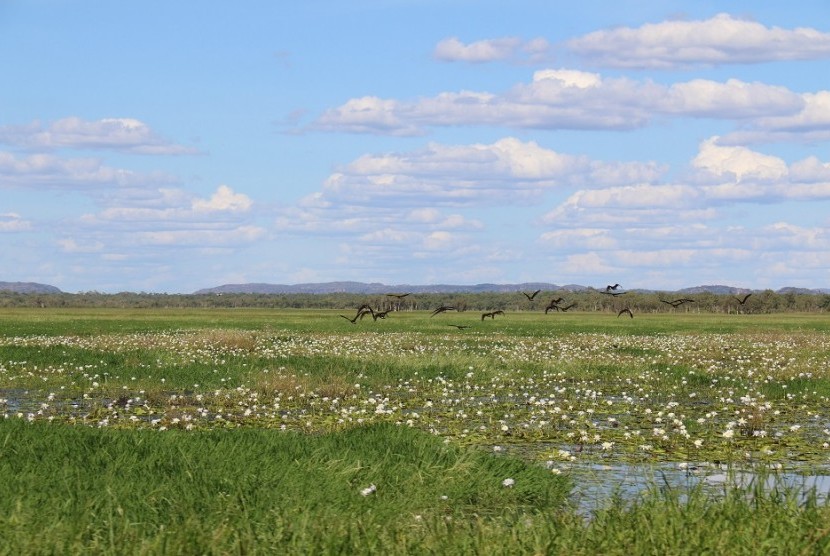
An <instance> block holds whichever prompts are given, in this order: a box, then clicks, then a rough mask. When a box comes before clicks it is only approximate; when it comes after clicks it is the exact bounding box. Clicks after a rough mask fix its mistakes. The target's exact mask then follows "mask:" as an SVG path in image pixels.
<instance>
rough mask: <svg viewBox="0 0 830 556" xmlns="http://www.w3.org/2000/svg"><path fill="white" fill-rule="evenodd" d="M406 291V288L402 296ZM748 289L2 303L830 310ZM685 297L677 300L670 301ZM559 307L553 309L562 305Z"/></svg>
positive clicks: (802, 296) (130, 297)
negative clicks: (745, 291) (555, 303)
mask: <svg viewBox="0 0 830 556" xmlns="http://www.w3.org/2000/svg"><path fill="white" fill-rule="evenodd" d="M399 295H400V294H399ZM744 295H746V294H743V295H740V296H736V295H733V294H716V293H709V292H703V293H695V294H678V293H676V292H641V291H629V292H625V293H623V294H620V295H610V294H606V293H604V292H602V291H601V290H584V291H576V292H572V291H564V290H562V291H542V292H539V293H538V294H537V295H536V296H535V297H534V298H533V299H532V300H530V299H528V298H527V296H525V295H523V294H522V292H476V293H418V294H411V295H407V296H405V297H400V298H399V297H393V296H391V295H383V294H355V293H325V294H310V293H303V294H251V293H245V294H242V293H238V294H237V293H224V294H156V293H144V292H141V293H132V292H122V293H115V294H106V293H100V292H82V293H44V294H40V293H15V292H9V291H0V307H5V308H14V307H35V308H37V307H39V308H95V307H101V308H105V307H106V308H129V309H175V308H182V309H184V308H204V309H212V308H240V307H248V308H263V309H269V308H270V309H340V310H346V309H354V308H356V307H359V306H360V305H363V304H369V305H371V306H372V307H373V308H375V309H377V310H395V311H431V310H433V309H435V308H437V307H440V306H442V305H451V306H453V307H455V308H456V309H457V310H458V311H494V310H502V311H544V310H545V308H546V307H547V306H548V305H549V303H550V301H551V300H553V299H557V298H562V299H563V300H564V301H563V302H562V303H560V304H559V305H560V306H566V304H567V305H569V304H573V305H574V306H573V307H572V308H571V309H570V311H588V312H617V311H619V310H621V309H623V308H625V307H628V308H630V309H631V310H632V311H635V312H639V313H684V312H693V313H694V312H699V313H724V314H728V313H748V314H749V313H787V312H793V313H796V312H807V313H815V312H830V294H822V293H796V292H786V293H778V292H775V291H773V290H763V291H756V292H753V294H752V295H751V296H750V297H748V298H747V299H746V301H745V302H744V303H743V304H742V303H740V300H741V299H742V298H743V297H744ZM677 299H687V300H690V301H686V302H683V303H682V304H679V305H676V306H674V305H672V304H670V303H669V302H670V301H674V300H677ZM556 310H558V309H551V311H556Z"/></svg>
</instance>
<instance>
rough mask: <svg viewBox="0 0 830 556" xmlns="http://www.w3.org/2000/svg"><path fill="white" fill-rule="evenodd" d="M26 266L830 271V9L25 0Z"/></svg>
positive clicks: (16, 51)
mask: <svg viewBox="0 0 830 556" xmlns="http://www.w3.org/2000/svg"><path fill="white" fill-rule="evenodd" d="M0 68H2V70H0V281H9V282H17V281H20V282H40V283H45V284H50V285H53V286H57V287H58V288H60V289H61V290H63V291H66V292H86V291H99V292H104V293H116V292H122V291H132V292H156V293H191V292H193V291H196V290H198V289H200V288H209V287H214V286H218V285H222V284H238V283H254V282H256V283H270V284H297V283H306V282H329V281H346V280H350V281H360V282H380V283H384V284H388V285H400V284H410V285H426V284H439V283H440V284H464V285H468V284H480V283H499V284H507V283H524V282H550V283H554V284H559V285H566V284H581V285H585V286H594V287H603V286H604V285H605V284H607V283H616V282H618V283H621V284H623V285H624V287H625V288H627V289H633V288H646V289H657V290H677V289H681V288H684V287H691V286H698V285H706V284H723V285H730V286H734V287H741V288H752V289H766V288H770V289H778V288H782V287H787V286H794V287H804V288H827V287H830V148H829V147H830V3H828V2H827V1H826V0H804V1H799V2H797V3H792V2H758V1H757V0H752V1H729V2H725V1H719V2H716V1H707V0H694V1H692V0H683V1H679V0H678V1H673V0H666V1H663V2H646V1H642V0H637V1H635V0H615V1H614V2H607V1H597V0H581V1H580V2H564V1H563V2H553V1H547V0H545V1H542V0H514V1H512V2H509V3H508V2H503V1H501V0H499V1H493V0H457V1H452V0H387V1H381V0H353V1H349V2H344V1H342V0H309V1H302V2H300V1H277V2H273V1H258V0H250V1H245V2H219V1H198V2H197V1H189V0H182V1H176V2H170V1H169V0H163V1H159V0H141V1H134V0H122V1H118V2H113V1H111V0H25V1H24V0H0Z"/></svg>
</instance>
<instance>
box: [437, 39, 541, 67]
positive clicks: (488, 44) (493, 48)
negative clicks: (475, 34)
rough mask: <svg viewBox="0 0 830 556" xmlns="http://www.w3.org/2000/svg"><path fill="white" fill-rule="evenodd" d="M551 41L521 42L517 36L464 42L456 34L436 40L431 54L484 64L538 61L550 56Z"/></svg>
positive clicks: (447, 60) (440, 57)
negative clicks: (436, 42) (526, 60)
mask: <svg viewBox="0 0 830 556" xmlns="http://www.w3.org/2000/svg"><path fill="white" fill-rule="evenodd" d="M549 53H550V44H549V43H548V41H547V40H545V39H543V38H541V37H537V38H535V39H532V40H530V41H523V40H522V39H520V38H518V37H501V38H496V39H484V40H480V41H475V42H471V43H466V44H465V43H463V42H461V41H460V40H459V39H458V37H449V38H446V39H443V40H441V41H439V43H438V44H437V45H436V46H435V50H434V51H433V56H434V57H435V58H436V59H438V60H442V61H445V62H468V63H483V62H496V61H512V62H518V61H523V60H525V59H528V60H529V61H537V62H538V61H539V60H542V59H544V58H546V57H548V56H549Z"/></svg>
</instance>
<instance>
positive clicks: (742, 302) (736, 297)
mask: <svg viewBox="0 0 830 556" xmlns="http://www.w3.org/2000/svg"><path fill="white" fill-rule="evenodd" d="M750 295H752V294H751V293H748V294H746V295H745V296H744V297H743V299H741V298H740V297H738V296H737V295H736V296H735V299H737V300H738V303H740V304H741V305H743V304H744V303H746V300H747V299H749V296H750Z"/></svg>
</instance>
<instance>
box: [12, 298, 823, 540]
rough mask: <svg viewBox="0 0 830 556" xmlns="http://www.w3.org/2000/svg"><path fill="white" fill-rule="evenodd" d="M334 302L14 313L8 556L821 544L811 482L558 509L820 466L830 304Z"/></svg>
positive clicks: (820, 519) (681, 493) (817, 504)
mask: <svg viewBox="0 0 830 556" xmlns="http://www.w3.org/2000/svg"><path fill="white" fill-rule="evenodd" d="M341 313H343V314H345V313H346V312H344V311H308V310H289V311H271V310H266V309H226V310H217V309H211V310H197V309H185V310H117V309H100V310H94V309H83V310H74V309H72V310H69V309H60V310H58V309H28V310H18V309H14V310H12V309H3V310H0V492H2V493H3V494H4V496H2V497H0V516H2V517H0V554H19V553H33V554H38V553H54V552H58V553H78V552H85V553H86V552H89V553H101V554H106V553H110V554H124V553H136V554H142V553H143V554H160V553H275V552H279V553H285V552H288V553H298V554H299V553H323V554H327V553H396V554H397V553H442V554H444V553H477V552H478V553H482V552H486V553H495V554H499V553H503V554H514V553H544V552H548V553H567V554H593V553H608V554H622V553H624V552H628V553H631V552H632V551H633V552H634V553H640V552H644V553H678V554H684V553H688V554H697V553H707V552H708V553H724V552H728V553H736V554H747V553H752V551H751V550H750V549H749V548H748V547H756V546H759V547H762V548H763V549H764V550H763V551H764V552H765V553H772V554H775V553H780V554H789V553H799V552H804V553H823V552H824V553H826V552H827V551H828V550H830V548H828V543H827V531H828V530H827V528H826V525H824V523H825V522H826V521H827V519H828V518H830V515H828V512H827V507H826V506H825V505H824V503H823V502H821V503H820V502H819V501H818V500H817V499H812V500H811V499H810V498H809V497H807V498H805V497H804V496H803V492H801V491H799V490H797V489H789V490H784V491H780V490H774V491H768V490H765V489H756V490H754V491H750V494H751V496H749V497H747V491H746V489H741V490H739V491H736V492H734V493H733V492H724V493H721V495H719V496H716V497H712V496H711V492H703V491H700V492H698V491H691V492H689V491H686V490H685V489H684V490H680V491H674V490H672V489H666V488H663V487H662V486H656V487H654V488H653V489H652V492H650V493H649V494H648V495H647V496H646V497H644V498H642V499H637V500H635V501H632V499H631V497H630V496H626V497H620V499H618V500H609V501H608V504H606V505H600V506H599V507H600V508H601V509H600V510H599V511H597V512H596V513H595V514H594V515H593V517H592V518H591V519H590V520H589V521H587V522H586V521H585V519H584V517H583V514H582V513H580V512H579V511H577V510H576V509H574V508H571V507H570V506H569V504H568V503H566V494H567V491H568V489H569V488H570V486H572V485H571V483H570V482H569V481H570V480H572V474H571V473H570V470H571V469H573V468H574V467H578V466H590V465H599V466H600V467H601V466H603V465H606V464H609V465H616V466H628V465H643V466H649V465H652V464H659V465H665V466H669V467H671V466H675V467H676V465H677V464H683V465H689V464H690V465H696V464H699V467H700V468H701V469H705V468H706V464H708V463H711V462H716V461H717V462H729V463H730V464H731V465H733V466H735V467H746V468H748V469H752V470H753V471H756V470H762V469H768V468H769V467H770V466H772V467H782V468H783V469H784V470H785V471H789V472H801V473H807V474H810V473H826V472H827V469H830V433H828V432H827V422H826V419H825V418H824V417H826V408H827V407H828V406H830V366H829V365H828V362H830V322H828V321H827V319H826V317H824V316H822V315H814V314H811V315H797V314H786V315H710V314H694V313H690V314H686V313H684V314H677V315H670V314H660V315H640V314H638V315H637V316H636V317H635V318H634V319H622V318H620V319H617V318H616V316H615V315H612V314H598V313H571V312H568V313H567V314H556V315H544V314H541V313H539V312H535V313H509V312H508V313H507V314H506V315H504V316H503V318H497V319H496V320H493V321H491V320H489V319H488V320H487V321H483V322H482V321H481V320H480V317H479V313H478V312H467V313H457V314H443V315H438V316H436V317H434V318H430V317H429V313H428V312H413V313H399V314H397V313H395V314H392V315H390V317H389V318H388V319H386V320H384V321H377V322H374V321H371V320H365V321H362V322H359V323H357V324H355V325H352V324H350V323H349V322H347V321H345V320H344V319H342V318H340V317H339V316H338V315H339V314H341ZM450 324H465V325H469V326H470V328H468V329H465V330H458V329H456V328H454V327H452V326H450ZM494 447H495V448H494ZM551 470H553V471H554V472H556V473H561V475H556V474H555V473H552V472H551ZM574 475H575V474H574ZM602 477H603V476H602V473H599V474H598V476H597V479H596V480H597V481H602V480H603V478H602ZM505 478H513V479H514V480H515V481H516V483H515V485H514V486H513V487H512V488H507V487H504V486H502V481H503V480H504V479H505ZM372 484H374V485H376V487H377V490H376V491H374V492H372V493H371V494H369V495H368V496H362V495H361V494H360V491H361V490H362V489H365V488H368V487H369V485H372ZM574 486H576V487H577V488H578V487H579V485H574ZM782 492H783V494H782ZM7 493H8V495H6V494H7ZM750 541H755V542H756V544H755V545H751V544H749V542H750ZM6 546H8V547H9V548H5V547H6Z"/></svg>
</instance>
